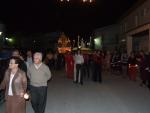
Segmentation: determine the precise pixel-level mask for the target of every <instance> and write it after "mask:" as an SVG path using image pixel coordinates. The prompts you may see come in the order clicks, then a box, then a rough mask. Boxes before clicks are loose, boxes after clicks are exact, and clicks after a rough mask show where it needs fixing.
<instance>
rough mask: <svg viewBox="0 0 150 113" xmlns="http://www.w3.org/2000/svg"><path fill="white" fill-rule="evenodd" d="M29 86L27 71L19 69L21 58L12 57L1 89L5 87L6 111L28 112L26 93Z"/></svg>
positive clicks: (9, 112)
mask: <svg viewBox="0 0 150 113" xmlns="http://www.w3.org/2000/svg"><path fill="white" fill-rule="evenodd" d="M26 88H27V78H26V75H25V72H24V71H22V70H20V69H19V59H18V58H17V57H12V58H11V59H10V62H9V68H8V69H7V70H6V72H5V76H4V80H3V81H2V83H1V84H0V89H5V100H6V103H5V108H6V109H5V113H26V106H25V99H24V94H25V92H26Z"/></svg>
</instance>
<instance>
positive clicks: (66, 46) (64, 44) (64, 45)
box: [58, 33, 71, 53]
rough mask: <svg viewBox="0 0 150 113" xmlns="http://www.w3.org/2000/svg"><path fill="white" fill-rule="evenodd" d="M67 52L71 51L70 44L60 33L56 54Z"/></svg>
mask: <svg viewBox="0 0 150 113" xmlns="http://www.w3.org/2000/svg"><path fill="white" fill-rule="evenodd" d="M67 51H71V42H70V39H69V38H68V37H67V36H66V35H65V34H64V33H61V35H60V37H59V39H58V52H59V53H66V52H67Z"/></svg>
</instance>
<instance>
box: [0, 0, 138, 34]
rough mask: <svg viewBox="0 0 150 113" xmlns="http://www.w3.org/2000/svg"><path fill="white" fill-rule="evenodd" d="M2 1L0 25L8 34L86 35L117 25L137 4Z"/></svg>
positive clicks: (74, 0)
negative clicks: (101, 28) (62, 33)
mask: <svg viewBox="0 0 150 113" xmlns="http://www.w3.org/2000/svg"><path fill="white" fill-rule="evenodd" d="M70 1H71V2H70V3H60V2H59V0H1V3H0V21H1V22H2V23H4V24H5V25H6V30H7V33H18V32H21V33H25V34H34V33H48V32H54V31H65V32H66V33H72V34H80V33H82V34H84V33H85V34H86V33H90V32H91V31H93V30H94V29H95V28H99V27H102V26H105V25H110V24H114V23H116V21H117V20H118V19H119V17H120V16H121V15H122V14H123V13H124V12H126V11H127V9H129V8H130V7H131V6H132V5H133V4H134V3H135V2H136V1H137V0H96V2H95V3H93V4H88V3H85V4H83V3H82V2H81V1H80V0H70Z"/></svg>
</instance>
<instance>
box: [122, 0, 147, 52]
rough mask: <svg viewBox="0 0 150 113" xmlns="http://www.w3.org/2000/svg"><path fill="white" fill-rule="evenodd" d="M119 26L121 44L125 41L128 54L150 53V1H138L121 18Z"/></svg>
mask: <svg viewBox="0 0 150 113" xmlns="http://www.w3.org/2000/svg"><path fill="white" fill-rule="evenodd" d="M119 26H120V33H119V40H120V41H119V42H121V41H122V40H125V43H124V45H126V49H127V52H128V54H130V52H131V51H133V50H136V51H140V50H144V51H149V52H150V0H138V1H137V3H136V4H135V5H134V6H133V7H132V8H131V9H129V10H128V12H127V13H126V15H125V16H124V17H122V18H121V20H120V22H119ZM145 32H146V33H145ZM141 34H142V35H141ZM120 45H121V43H120Z"/></svg>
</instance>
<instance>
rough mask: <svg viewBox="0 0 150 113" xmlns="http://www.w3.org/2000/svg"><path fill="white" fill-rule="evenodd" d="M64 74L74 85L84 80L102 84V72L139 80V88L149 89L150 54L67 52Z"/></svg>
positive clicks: (98, 51) (97, 51) (141, 52)
mask: <svg viewBox="0 0 150 113" xmlns="http://www.w3.org/2000/svg"><path fill="white" fill-rule="evenodd" d="M65 62H66V66H65V67H66V74H67V77H68V78H69V79H73V81H74V83H78V82H79V83H80V84H81V85H83V80H84V78H90V79H91V80H93V81H94V82H96V81H98V82H99V83H102V72H105V74H110V75H112V74H115V75H120V76H122V77H125V78H129V79H130V80H132V81H136V80H137V78H138V77H139V78H140V79H141V84H140V86H143V85H145V86H147V87H148V88H150V54H149V53H144V52H143V51H140V52H131V54H130V55H128V54H127V52H126V51H124V52H122V53H121V52H118V51H114V52H113V53H111V52H109V51H106V52H103V51H100V50H96V51H93V52H92V53H81V51H80V50H78V51H77V52H68V53H67V54H66V55H65Z"/></svg>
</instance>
